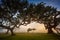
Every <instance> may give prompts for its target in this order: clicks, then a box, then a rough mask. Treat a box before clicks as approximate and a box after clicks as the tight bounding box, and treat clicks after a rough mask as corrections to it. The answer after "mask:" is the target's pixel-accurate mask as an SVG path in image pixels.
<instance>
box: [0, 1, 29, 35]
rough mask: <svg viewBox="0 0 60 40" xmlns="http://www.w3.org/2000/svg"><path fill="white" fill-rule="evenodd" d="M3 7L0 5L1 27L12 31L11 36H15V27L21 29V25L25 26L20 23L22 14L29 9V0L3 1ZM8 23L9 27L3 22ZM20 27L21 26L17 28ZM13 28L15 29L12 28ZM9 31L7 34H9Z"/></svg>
mask: <svg viewBox="0 0 60 40" xmlns="http://www.w3.org/2000/svg"><path fill="white" fill-rule="evenodd" d="M1 1H2V5H0V19H1V20H2V21H1V22H0V27H2V28H5V29H8V31H9V30H10V31H11V35H13V34H14V33H13V30H14V29H15V27H19V26H20V25H23V24H22V23H21V22H20V14H21V13H22V12H23V9H24V8H26V7H27V4H28V3H27V0H23V1H21V0H1ZM17 12H19V15H16V14H17ZM14 16H16V17H14ZM4 21H5V22H6V21H7V23H8V22H9V24H8V26H7V25H4V24H6V23H4V24H2V23H3V22H4ZM17 25H19V26H17ZM11 26H13V27H11ZM8 31H7V32H8Z"/></svg>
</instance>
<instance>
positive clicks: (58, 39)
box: [0, 33, 60, 40]
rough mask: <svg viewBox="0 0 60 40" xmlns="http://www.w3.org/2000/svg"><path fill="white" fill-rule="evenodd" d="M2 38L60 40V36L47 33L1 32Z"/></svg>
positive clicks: (3, 39)
mask: <svg viewBox="0 0 60 40" xmlns="http://www.w3.org/2000/svg"><path fill="white" fill-rule="evenodd" d="M0 40H60V36H57V35H56V34H46V33H17V34H16V35H15V36H10V35H6V34H0Z"/></svg>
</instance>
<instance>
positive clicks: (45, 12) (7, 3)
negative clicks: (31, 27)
mask: <svg viewBox="0 0 60 40" xmlns="http://www.w3.org/2000/svg"><path fill="white" fill-rule="evenodd" d="M1 2H2V3H1V5H0V27H2V28H5V29H8V31H9V30H10V31H11V34H12V35H13V30H14V29H15V27H16V28H19V27H20V25H28V24H30V23H31V22H32V21H33V22H38V23H40V24H41V23H43V24H44V26H45V28H46V29H48V33H53V31H52V28H54V29H55V30H56V26H57V25H58V24H59V23H60V17H58V18H57V16H58V15H60V12H59V11H57V9H56V8H54V7H52V6H46V5H45V4H46V3H44V2H41V3H39V4H37V5H35V4H32V3H29V2H28V1H27V0H1ZM8 31H7V32H8ZM56 31H57V30H56Z"/></svg>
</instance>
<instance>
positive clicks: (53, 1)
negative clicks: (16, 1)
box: [28, 0, 60, 10]
mask: <svg viewBox="0 0 60 40" xmlns="http://www.w3.org/2000/svg"><path fill="white" fill-rule="evenodd" d="M28 1H29V3H35V4H37V3H40V2H44V3H46V5H49V6H53V7H55V8H57V10H60V0H28Z"/></svg>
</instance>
